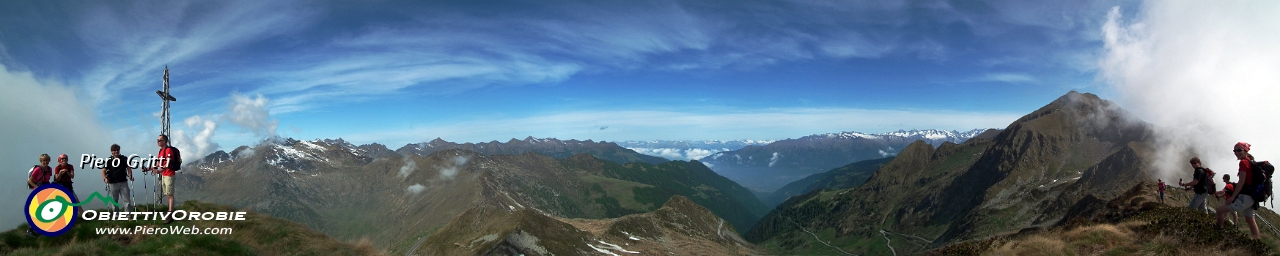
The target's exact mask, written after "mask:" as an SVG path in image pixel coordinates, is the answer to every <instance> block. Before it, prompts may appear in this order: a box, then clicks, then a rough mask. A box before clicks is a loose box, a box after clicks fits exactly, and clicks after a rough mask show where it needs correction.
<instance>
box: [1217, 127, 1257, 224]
mask: <svg viewBox="0 0 1280 256" xmlns="http://www.w3.org/2000/svg"><path fill="white" fill-rule="evenodd" d="M1250 147H1252V145H1249V143H1245V142H1238V143H1236V145H1235V149H1233V150H1231V151H1232V152H1234V153H1235V154H1236V159H1239V160H1240V172H1239V173H1236V176H1238V177H1240V184H1244V187H1242V188H1241V189H1236V190H1235V191H1232V192H1231V198H1232V199H1234V200H1233V201H1231V202H1228V203H1225V204H1222V206H1218V225H1219V226H1221V225H1222V222H1223V221H1225V220H1226V219H1227V212H1228V211H1230V212H1240V213H1243V214H1244V222H1245V224H1249V234H1251V235H1253V239H1258V220H1256V219H1254V210H1255V209H1254V201H1253V195H1250V194H1251V193H1240V192H1241V191H1244V190H1247V189H1244V188H1247V187H1248V186H1249V185H1251V184H1257V183H1258V182H1260V181H1257V180H1254V179H1262V178H1263V177H1254V175H1253V155H1250V154H1249V148H1250Z"/></svg>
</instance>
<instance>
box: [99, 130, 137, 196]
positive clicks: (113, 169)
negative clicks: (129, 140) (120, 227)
mask: <svg viewBox="0 0 1280 256" xmlns="http://www.w3.org/2000/svg"><path fill="white" fill-rule="evenodd" d="M128 163H129V159H128V158H125V157H124V156H123V155H120V145H119V144H111V159H109V160H107V164H106V166H105V168H102V182H106V183H107V195H108V196H110V197H111V198H112V199H115V200H116V202H119V204H116V205H115V206H112V207H113V208H112V209H114V210H116V211H120V209H119V208H120V206H124V210H123V211H124V212H130V211H131V209H133V198H130V197H129V182H130V181H133V168H130V167H129V164H128ZM126 178H128V179H127V180H126Z"/></svg>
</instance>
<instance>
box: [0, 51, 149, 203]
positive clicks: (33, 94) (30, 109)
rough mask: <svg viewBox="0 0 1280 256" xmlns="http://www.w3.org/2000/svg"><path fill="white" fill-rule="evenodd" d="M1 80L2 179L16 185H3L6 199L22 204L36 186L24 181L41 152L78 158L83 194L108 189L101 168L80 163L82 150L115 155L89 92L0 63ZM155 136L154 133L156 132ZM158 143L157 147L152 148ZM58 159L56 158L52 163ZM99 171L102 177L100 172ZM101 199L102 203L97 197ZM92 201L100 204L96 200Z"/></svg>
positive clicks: (1, 199) (79, 189)
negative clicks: (89, 100)
mask: <svg viewBox="0 0 1280 256" xmlns="http://www.w3.org/2000/svg"><path fill="white" fill-rule="evenodd" d="M0 82H2V83H3V84H4V93H0V110H4V111H0V120H4V123H5V124H4V125H3V126H0V145H4V146H3V147H0V163H4V166H0V168H3V170H4V171H3V172H0V180H6V181H10V182H9V183H12V184H11V185H6V186H0V194H4V195H5V196H3V197H0V205H10V206H17V205H22V201H23V200H26V196H25V195H27V194H28V193H30V190H28V189H26V187H25V186H22V185H18V184H19V183H20V182H18V181H23V180H26V179H27V178H26V172H25V171H26V170H28V169H30V168H31V166H32V165H36V164H39V161H38V158H39V156H40V154H49V155H50V156H51V157H54V158H56V157H57V155H58V154H67V155H68V156H70V158H72V159H73V160H72V162H73V163H72V164H76V165H77V166H76V171H77V172H80V173H82V174H81V175H76V178H75V182H76V184H83V185H79V186H77V189H76V192H77V193H80V194H81V196H82V197H83V196H84V195H88V194H89V193H92V192H93V191H99V192H102V190H101V186H98V185H95V184H102V181H101V177H100V176H95V175H93V173H94V171H95V170H92V169H88V170H86V169H84V168H80V167H79V166H78V164H79V162H78V160H79V159H80V155H81V154H97V155H98V156H99V157H103V156H104V155H105V156H110V154H111V152H110V150H109V148H110V146H111V144H112V143H120V144H125V145H127V144H126V143H123V142H117V141H113V139H112V137H111V136H112V135H111V133H110V132H107V130H106V129H105V128H104V127H103V126H102V125H101V124H100V123H99V122H98V118H97V115H96V114H95V113H94V111H93V109H92V108H91V107H90V106H88V105H86V104H84V103H83V102H84V97H85V96H84V94H83V93H81V92H78V91H76V90H74V89H72V88H70V87H68V86H65V85H62V84H60V83H57V82H50V81H45V80H40V79H36V78H35V77H34V76H33V75H32V74H31V73H29V72H20V71H13V70H10V69H8V68H7V67H6V66H4V65H0ZM153 139H154V138H153ZM152 149H154V147H153V148H152ZM149 152H151V153H154V151H149ZM121 153H122V154H131V153H132V154H144V155H145V154H146V153H147V151H144V150H141V149H139V148H124V152H121ZM56 164H58V163H57V161H56V159H55V160H54V161H51V163H50V165H56ZM94 177H98V178H94ZM95 204H97V203H95ZM90 207H97V206H93V205H90ZM24 221H25V219H24V218H23V216H22V215H21V214H17V213H16V211H15V212H14V213H12V214H0V225H5V226H7V227H11V226H13V225H17V224H18V223H21V222H24Z"/></svg>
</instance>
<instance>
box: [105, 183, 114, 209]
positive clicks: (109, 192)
mask: <svg viewBox="0 0 1280 256" xmlns="http://www.w3.org/2000/svg"><path fill="white" fill-rule="evenodd" d="M102 191H105V192H107V195H108V196H109V195H111V183H107V184H106V185H102ZM114 199H115V198H112V200H114ZM107 209H111V213H113V214H114V213H116V208H114V207H111V206H110V205H107Z"/></svg>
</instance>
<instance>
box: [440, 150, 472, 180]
mask: <svg viewBox="0 0 1280 256" xmlns="http://www.w3.org/2000/svg"><path fill="white" fill-rule="evenodd" d="M467 160H470V158H467V157H465V156H454V157H453V163H452V165H449V166H439V167H436V169H437V170H438V171H439V172H440V178H441V179H445V180H451V179H453V177H454V176H457V175H458V170H459V169H460V168H462V166H463V165H466V164H467Z"/></svg>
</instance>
